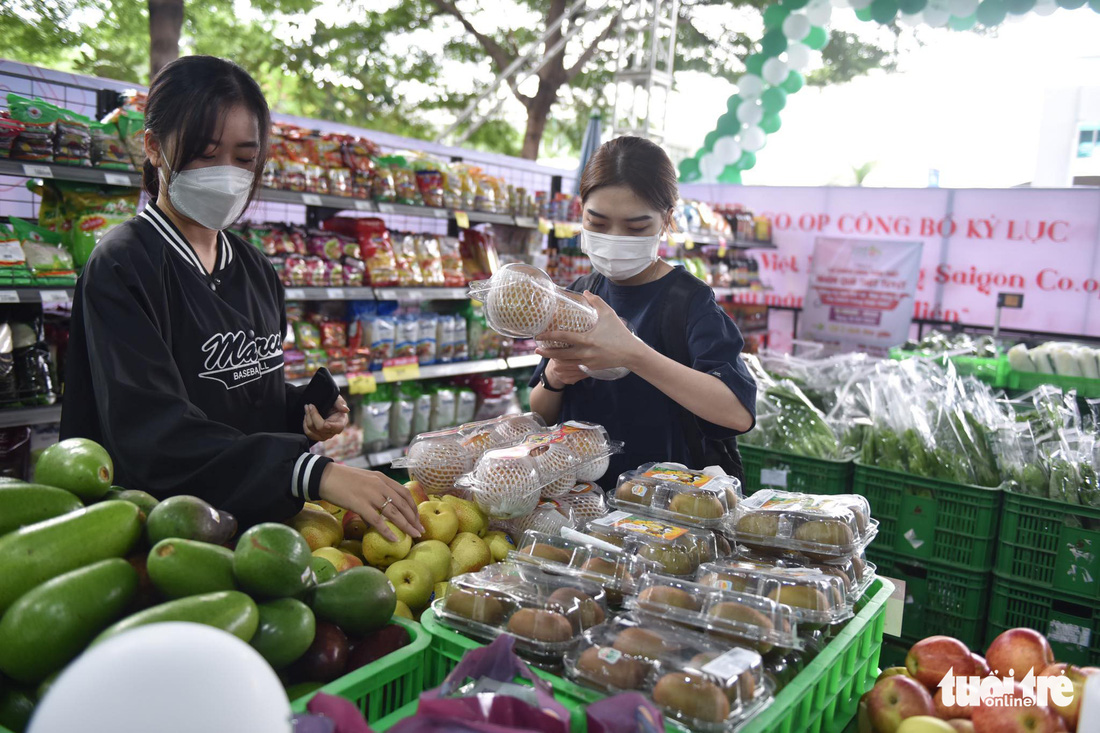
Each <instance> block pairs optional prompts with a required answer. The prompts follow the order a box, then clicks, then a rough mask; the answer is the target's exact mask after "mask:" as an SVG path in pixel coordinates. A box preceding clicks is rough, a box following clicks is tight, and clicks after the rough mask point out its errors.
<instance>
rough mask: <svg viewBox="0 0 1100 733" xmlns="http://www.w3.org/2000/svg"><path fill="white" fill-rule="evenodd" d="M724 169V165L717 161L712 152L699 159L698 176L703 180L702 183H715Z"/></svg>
mask: <svg viewBox="0 0 1100 733" xmlns="http://www.w3.org/2000/svg"><path fill="white" fill-rule="evenodd" d="M725 168H726V164H725V163H723V162H722V161H721V160H719V158H718V156H717V155H715V153H714V151H713V150H712V151H711V152H709V153H707V154H706V155H704V156H703V157H702V158H700V159H699V174H700V175H701V176H702V178H703V183H714V182H715V181H717V180H718V176H719V175H721V174H722V171H723V170H725Z"/></svg>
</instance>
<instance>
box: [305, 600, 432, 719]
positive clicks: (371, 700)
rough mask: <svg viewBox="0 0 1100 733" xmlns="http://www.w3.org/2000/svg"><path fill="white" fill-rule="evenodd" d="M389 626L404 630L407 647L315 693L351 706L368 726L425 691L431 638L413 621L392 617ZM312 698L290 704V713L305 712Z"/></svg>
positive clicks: (307, 697)
mask: <svg viewBox="0 0 1100 733" xmlns="http://www.w3.org/2000/svg"><path fill="white" fill-rule="evenodd" d="M393 623H395V624H399V625H401V626H404V627H405V630H406V631H408V632H409V643H408V644H406V645H405V646H403V647H401V648H400V649H398V650H397V651H395V652H391V653H390V654H387V655H386V656H384V657H382V658H381V659H377V660H375V661H373V662H371V663H370V664H367V665H365V666H363V667H360V668H359V669H357V670H355V671H354V672H350V673H348V674H346V675H344V676H343V677H340V678H339V679H336V680H333V681H332V682H330V683H328V684H327V685H325V686H324V687H322V688H321V689H320V690H319V692H325V693H327V694H329V695H339V696H340V697H343V698H346V699H348V700H351V701H352V702H354V703H355V704H356V705H357V706H358V707H359V711H360V712H362V713H363V717H364V718H366V720H367V722H368V723H374V722H375V721H376V720H379V719H381V718H383V717H385V716H386V715H389V714H390V713H392V712H393V711H394V710H397V709H399V708H401V707H402V706H404V705H406V704H408V703H410V702H412V703H415V702H416V700H417V698H418V697H419V696H420V693H421V692H422V691H423V690H424V689H425V684H424V666H425V664H424V663H425V661H426V657H427V654H428V646H429V645H430V644H431V636H430V635H429V634H428V632H427V631H425V630H424V627H422V626H421V625H420V624H418V623H416V622H415V621H409V620H408V619H404V618H401V617H399V616H394V618H393ZM315 694H317V693H316V692H314V693H311V694H309V695H305V696H303V697H300V698H298V699H297V700H293V701H292V702H291V705H290V707H291V710H293V711H294V712H296V713H302V712H305V711H306V703H308V702H309V701H310V699H311V698H312V697H313V695H315Z"/></svg>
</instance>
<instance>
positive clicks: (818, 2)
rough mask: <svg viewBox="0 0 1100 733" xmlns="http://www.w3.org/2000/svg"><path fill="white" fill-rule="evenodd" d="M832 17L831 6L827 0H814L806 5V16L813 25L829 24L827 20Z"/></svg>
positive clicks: (822, 25)
mask: <svg viewBox="0 0 1100 733" xmlns="http://www.w3.org/2000/svg"><path fill="white" fill-rule="evenodd" d="M832 17H833V6H832V5H830V4H829V0H814V2H812V3H810V4H809V5H807V6H806V18H807V19H808V20H809V21H810V23H812V24H813V25H818V26H821V27H822V28H824V27H825V26H827V25H829V21H830V20H831V19H832Z"/></svg>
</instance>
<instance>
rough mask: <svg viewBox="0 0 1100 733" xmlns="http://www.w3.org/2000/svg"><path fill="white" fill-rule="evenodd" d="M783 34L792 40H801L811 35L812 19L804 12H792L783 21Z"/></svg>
mask: <svg viewBox="0 0 1100 733" xmlns="http://www.w3.org/2000/svg"><path fill="white" fill-rule="evenodd" d="M783 35H785V36H786V37H787V39H788V40H791V41H801V40H802V39H803V38H805V37H806V36H808V35H810V19H809V18H807V17H806V16H805V15H803V14H802V13H791V14H790V15H788V16H787V19H786V20H784V21H783Z"/></svg>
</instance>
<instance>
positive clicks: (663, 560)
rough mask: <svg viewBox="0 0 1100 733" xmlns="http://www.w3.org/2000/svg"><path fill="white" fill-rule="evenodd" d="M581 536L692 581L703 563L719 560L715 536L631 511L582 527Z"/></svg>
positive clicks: (613, 514)
mask: <svg viewBox="0 0 1100 733" xmlns="http://www.w3.org/2000/svg"><path fill="white" fill-rule="evenodd" d="M584 533H585V534H587V535H590V536H592V537H594V538H596V539H598V540H600V541H602V542H608V543H610V544H612V545H614V546H616V547H620V548H622V549H623V550H625V551H626V552H629V553H633V554H636V555H638V556H639V557H642V558H644V559H646V560H652V561H653V562H655V563H657V565H658V566H659V569H660V572H663V573H664V574H666V575H675V576H678V577H681V578H694V577H695V571H696V570H698V569H699V566H700V565H702V564H703V563H705V562H713V561H714V560H717V559H718V542H717V540H716V539H715V537H714V533H713V532H710V531H708V530H704V529H696V528H693V527H684V526H682V525H678V524H672V523H671V522H668V521H666V520H663V519H655V518H653V517H647V516H644V515H641V514H631V513H630V512H611V513H610V514H608V515H607V516H606V517H600V518H599V519H594V520H592V521H590V522H588V523H587V524H585V526H584Z"/></svg>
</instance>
